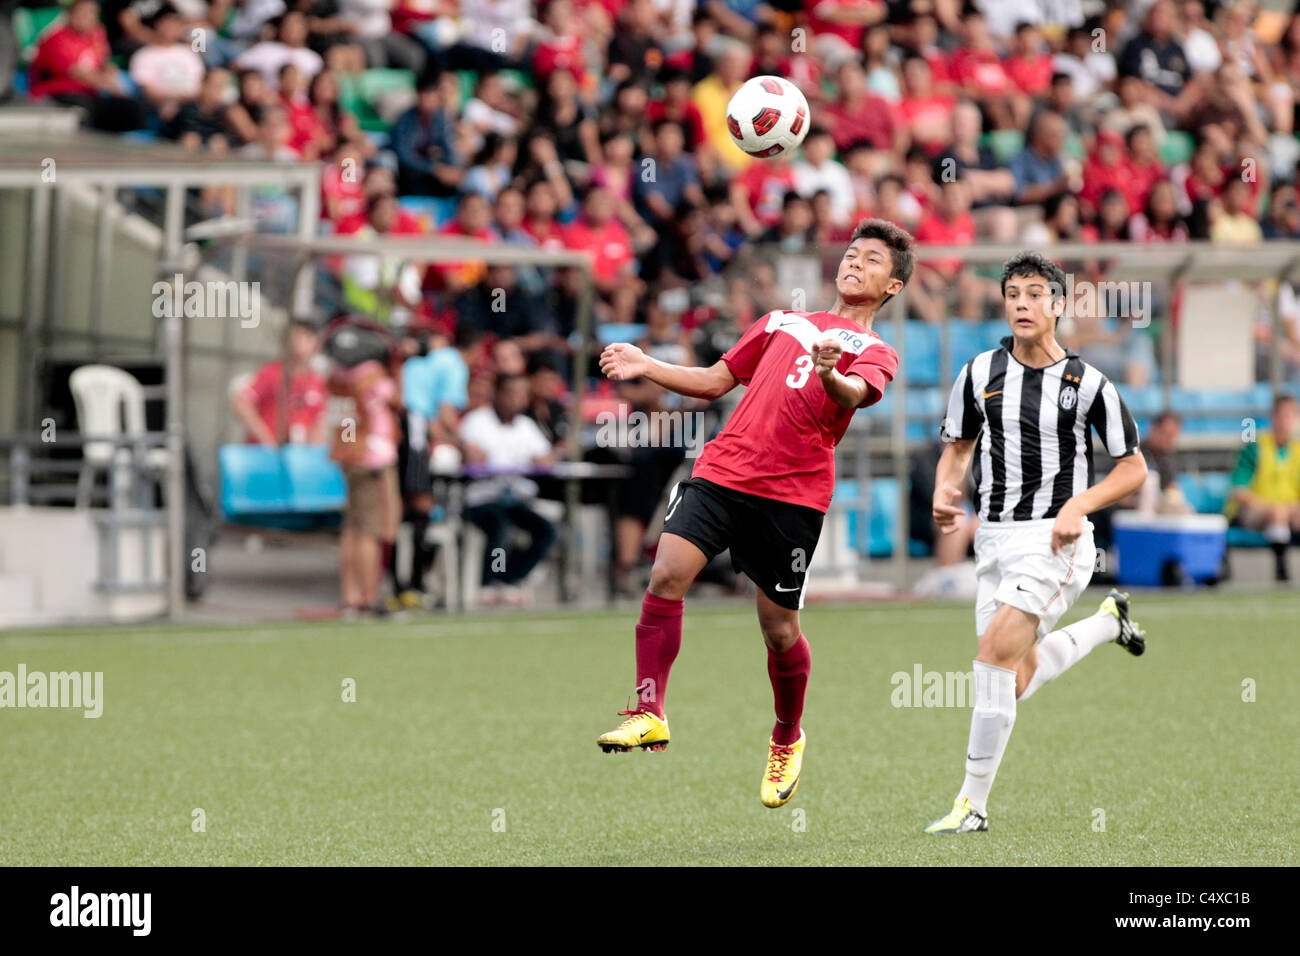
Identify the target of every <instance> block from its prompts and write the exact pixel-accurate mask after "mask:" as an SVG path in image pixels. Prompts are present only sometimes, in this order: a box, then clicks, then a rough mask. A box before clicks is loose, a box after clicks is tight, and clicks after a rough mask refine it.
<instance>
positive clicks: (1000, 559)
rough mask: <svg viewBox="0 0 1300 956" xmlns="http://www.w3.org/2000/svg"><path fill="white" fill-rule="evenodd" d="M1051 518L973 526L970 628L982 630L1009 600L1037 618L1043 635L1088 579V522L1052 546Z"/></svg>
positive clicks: (1091, 553)
mask: <svg viewBox="0 0 1300 956" xmlns="http://www.w3.org/2000/svg"><path fill="white" fill-rule="evenodd" d="M1055 524H1056V520H1055V519H1054V518H1045V519H1043V520H1041V521H1015V522H1006V523H1000V522H989V521H985V522H982V523H981V524H980V526H979V528H978V529H977V530H976V531H975V576H976V579H977V580H978V582H979V590H978V593H977V596H976V599H975V634H976V635H977V636H978V635H982V634H983V633H984V632H985V631H986V630H987V629H988V626H989V622H991V621H992V620H993V615H994V614H995V613H997V609H998V607H999V606H1001V605H1003V604H1010V605H1011V606H1012V607H1018V608H1020V610H1022V611H1024V612H1025V613H1026V614H1033V615H1034V616H1035V617H1037V618H1038V638H1039V640H1042V639H1043V638H1044V637H1046V636H1047V635H1048V634H1049V633H1051V631H1052V630H1053V628H1055V626H1056V622H1057V621H1059V620H1060V619H1061V616H1062V615H1063V614H1065V612H1066V611H1068V610H1069V609H1070V605H1072V604H1074V602H1075V601H1076V600H1077V599H1078V597H1079V595H1080V594H1082V593H1083V589H1084V588H1086V587H1087V586H1088V582H1089V581H1091V580H1092V571H1093V568H1094V566H1095V564H1096V560H1097V546H1096V545H1095V544H1093V541H1092V522H1091V521H1089V520H1088V519H1086V518H1085V519H1084V521H1083V534H1082V535H1081V536H1080V537H1079V539H1078V540H1077V541H1075V542H1074V544H1071V545H1067V546H1066V547H1064V548H1062V549H1061V550H1060V551H1059V552H1053V551H1052V526H1053V525H1055Z"/></svg>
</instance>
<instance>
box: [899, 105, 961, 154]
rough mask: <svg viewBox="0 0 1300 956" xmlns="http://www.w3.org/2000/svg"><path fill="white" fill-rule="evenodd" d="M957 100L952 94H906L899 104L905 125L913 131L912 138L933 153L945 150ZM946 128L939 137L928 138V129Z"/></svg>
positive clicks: (900, 114)
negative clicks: (926, 132) (926, 133)
mask: <svg viewBox="0 0 1300 956" xmlns="http://www.w3.org/2000/svg"><path fill="white" fill-rule="evenodd" d="M956 106H957V101H956V100H954V99H953V98H952V97H951V96H935V95H934V94H930V95H929V96H904V97H903V99H902V100H901V101H900V102H899V104H898V113H899V116H900V117H901V119H902V121H903V125H904V126H906V127H907V128H909V129H910V130H911V131H912V140H913V142H915V143H916V144H917V145H918V146H922V147H924V148H925V150H926V151H927V152H928V153H930V154H931V155H937V154H938V153H941V152H943V150H944V148H945V147H946V146H947V145H948V142H949V140H950V138H951V137H950V133H949V132H948V131H950V130H951V128H952V114H953V110H954V109H956ZM932 129H933V130H944V131H945V132H944V133H943V134H942V135H941V136H940V137H939V138H934V139H931V138H928V137H927V136H926V135H925V131H926V130H932Z"/></svg>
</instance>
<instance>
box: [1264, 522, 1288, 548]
mask: <svg viewBox="0 0 1300 956" xmlns="http://www.w3.org/2000/svg"><path fill="white" fill-rule="evenodd" d="M1264 537H1265V538H1266V539H1267V540H1268V543H1269V544H1290V543H1291V526H1290V525H1289V524H1286V523H1285V522H1279V523H1278V524H1271V525H1269V526H1268V527H1267V528H1265V529H1264Z"/></svg>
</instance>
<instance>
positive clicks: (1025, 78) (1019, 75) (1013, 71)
mask: <svg viewBox="0 0 1300 956" xmlns="http://www.w3.org/2000/svg"><path fill="white" fill-rule="evenodd" d="M1005 69H1006V72H1007V76H1009V77H1010V78H1011V82H1012V83H1014V84H1016V86H1018V87H1019V88H1020V91H1021V92H1022V93H1027V94H1028V95H1029V96H1046V95H1047V93H1048V90H1049V89H1050V88H1051V86H1052V73H1053V68H1052V57H1051V55H1050V54H1047V53H1031V54H1028V55H1020V54H1016V55H1015V56H1010V57H1007V61H1006V64H1005Z"/></svg>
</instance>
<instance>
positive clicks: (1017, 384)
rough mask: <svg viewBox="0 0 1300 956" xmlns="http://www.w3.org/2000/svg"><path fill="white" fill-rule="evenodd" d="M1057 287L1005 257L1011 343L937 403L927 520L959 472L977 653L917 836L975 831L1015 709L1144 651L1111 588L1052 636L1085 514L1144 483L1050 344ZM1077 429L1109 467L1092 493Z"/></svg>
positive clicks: (948, 511) (955, 485) (1084, 538)
mask: <svg viewBox="0 0 1300 956" xmlns="http://www.w3.org/2000/svg"><path fill="white" fill-rule="evenodd" d="M1064 289H1065V274H1064V273H1063V272H1062V271H1061V269H1060V268H1059V267H1058V266H1056V264H1055V263H1053V262H1051V261H1050V260H1049V259H1046V258H1045V257H1043V256H1041V255H1038V254H1037V253H1032V252H1023V253H1021V254H1019V255H1017V256H1015V257H1013V258H1011V259H1009V260H1008V261H1007V262H1006V263H1005V265H1004V266H1003V270H1002V294H1003V299H1004V301H1005V306H1006V318H1007V322H1008V324H1009V325H1010V326H1011V335H1010V336H1008V337H1007V338H1005V339H1003V340H1002V347H1001V348H998V349H994V350H992V351H989V352H982V353H981V354H979V355H977V356H975V358H973V359H971V360H970V361H969V362H967V363H966V365H965V367H964V368H963V369H962V370H961V374H959V375H958V376H957V381H956V383H955V384H954V385H953V389H952V394H951V397H950V398H949V401H948V412H947V417H946V418H945V419H944V422H943V438H944V441H945V442H947V443H948V444H947V447H946V448H945V449H944V453H943V456H942V457H941V458H940V460H939V467H938V469H937V471H936V475H935V492H934V520H935V522H936V523H937V524H938V525H939V527H940V529H941V530H942V531H943V532H944V533H945V534H946V533H949V532H952V531H955V530H956V527H957V521H958V520H960V519H961V518H962V509H961V508H960V507H959V505H958V502H959V500H960V499H961V488H962V485H963V483H964V481H963V479H964V477H965V475H966V469H967V468H968V467H970V466H971V463H972V461H973V462H974V468H975V473H974V478H975V486H976V489H977V495H978V498H979V517H980V527H979V530H978V531H976V533H975V556H976V575H977V578H978V581H979V591H978V596H977V598H976V605H975V632H976V634H977V635H978V636H979V652H978V655H977V657H976V658H975V662H974V667H975V709H974V713H973V714H972V715H971V729H970V738H969V743H968V744H967V748H966V779H965V781H964V782H963V784H962V788H961V791H960V792H959V793H958V794H957V799H956V801H955V803H954V804H953V809H952V811H951V812H950V813H948V814H947V815H946V816H944V817H941V818H939V819H938V820H935V821H934V822H933V823H931V824H930V825H929V826H927V827H926V828H925V832H926V833H966V832H970V831H974V830H987V829H988V810H987V801H988V795H989V790H990V789H991V788H992V786H993V778H994V775H995V774H996V773H997V770H998V764H999V763H1000V762H1001V761H1002V754H1003V752H1004V751H1005V750H1006V746H1007V741H1008V739H1010V737H1011V728H1012V726H1013V725H1014V724H1015V720H1016V703H1017V701H1022V700H1025V699H1026V698H1027V697H1029V696H1030V695H1031V694H1032V693H1034V691H1036V690H1037V689H1038V688H1039V687H1041V686H1043V684H1045V683H1047V682H1048V681H1050V680H1051V679H1052V678H1054V677H1057V676H1058V675H1060V674H1061V673H1062V672H1063V671H1065V670H1066V668H1068V667H1070V666H1071V665H1073V664H1075V663H1077V662H1078V661H1079V659H1080V658H1082V657H1083V655H1085V654H1087V653H1088V652H1089V651H1091V650H1092V649H1093V648H1095V647H1098V646H1100V645H1101V644H1105V643H1107V642H1110V641H1115V642H1117V643H1119V644H1120V645H1122V646H1124V647H1126V648H1127V649H1128V650H1129V651H1130V652H1131V653H1133V654H1135V655H1136V654H1141V653H1142V651H1143V650H1144V649H1145V647H1146V641H1145V635H1144V634H1143V632H1142V630H1141V629H1140V628H1139V627H1138V626H1137V624H1136V622H1134V621H1132V620H1130V619H1129V616H1128V595H1126V594H1121V593H1120V592H1118V591H1111V592H1110V594H1109V595H1108V596H1107V597H1106V599H1105V600H1104V601H1103V602H1102V604H1101V608H1100V610H1098V611H1097V613H1095V614H1093V615H1092V616H1091V617H1087V618H1084V619H1083V620H1082V621H1077V622H1075V623H1074V624H1071V625H1070V626H1069V627H1066V628H1062V629H1061V630H1053V627H1054V626H1055V625H1056V622H1057V621H1059V620H1060V619H1061V616H1062V615H1063V614H1065V612H1066V611H1067V610H1068V609H1069V607H1070V605H1071V604H1073V603H1074V601H1075V600H1076V599H1077V598H1078V597H1079V595H1080V594H1081V593H1083V589H1084V588H1085V587H1087V585H1088V581H1089V580H1090V579H1091V578H1092V572H1093V567H1094V563H1095V560H1096V553H1097V550H1096V547H1095V546H1094V544H1093V540H1092V523H1091V522H1090V521H1088V517H1087V516H1088V515H1089V514H1091V513H1092V512H1094V511H1097V510H1098V509H1100V508H1105V507H1107V506H1108V505H1111V504H1114V503H1115V502H1117V501H1119V500H1120V499H1122V498H1125V497H1127V496H1128V495H1130V494H1131V493H1133V492H1134V491H1136V490H1137V489H1138V488H1139V487H1141V485H1142V482H1143V481H1144V480H1145V479H1146V472H1147V467H1146V460H1145V459H1144V458H1143V456H1142V455H1140V454H1137V451H1138V434H1137V425H1136V424H1135V423H1134V421H1133V416H1132V415H1130V414H1129V411H1128V409H1127V408H1126V407H1125V406H1124V402H1123V400H1122V399H1121V398H1120V396H1119V392H1118V391H1116V389H1115V386H1114V385H1113V384H1111V383H1110V382H1109V381H1107V379H1106V377H1105V376H1104V375H1102V374H1101V373H1100V372H1099V371H1097V370H1096V369H1095V368H1093V367H1092V366H1091V365H1089V364H1087V363H1086V362H1084V361H1083V360H1082V359H1080V358H1079V356H1078V355H1076V354H1075V353H1074V352H1071V351H1069V350H1067V349H1065V348H1063V347H1062V346H1061V345H1060V344H1059V343H1058V342H1057V341H1056V322H1057V320H1058V319H1059V318H1060V315H1061V313H1062V311H1063V310H1064V306H1065V299H1064ZM1091 429H1095V430H1096V432H1097V434H1098V435H1099V436H1100V438H1101V441H1102V443H1103V444H1104V445H1105V447H1106V451H1107V452H1108V453H1109V454H1110V456H1111V457H1112V458H1114V459H1115V466H1114V468H1113V469H1112V470H1111V472H1110V474H1108V475H1107V476H1106V477H1105V478H1103V479H1102V480H1101V481H1099V482H1097V483H1096V484H1094V483H1093V462H1092V441H1091V435H1090V430H1091Z"/></svg>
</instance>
